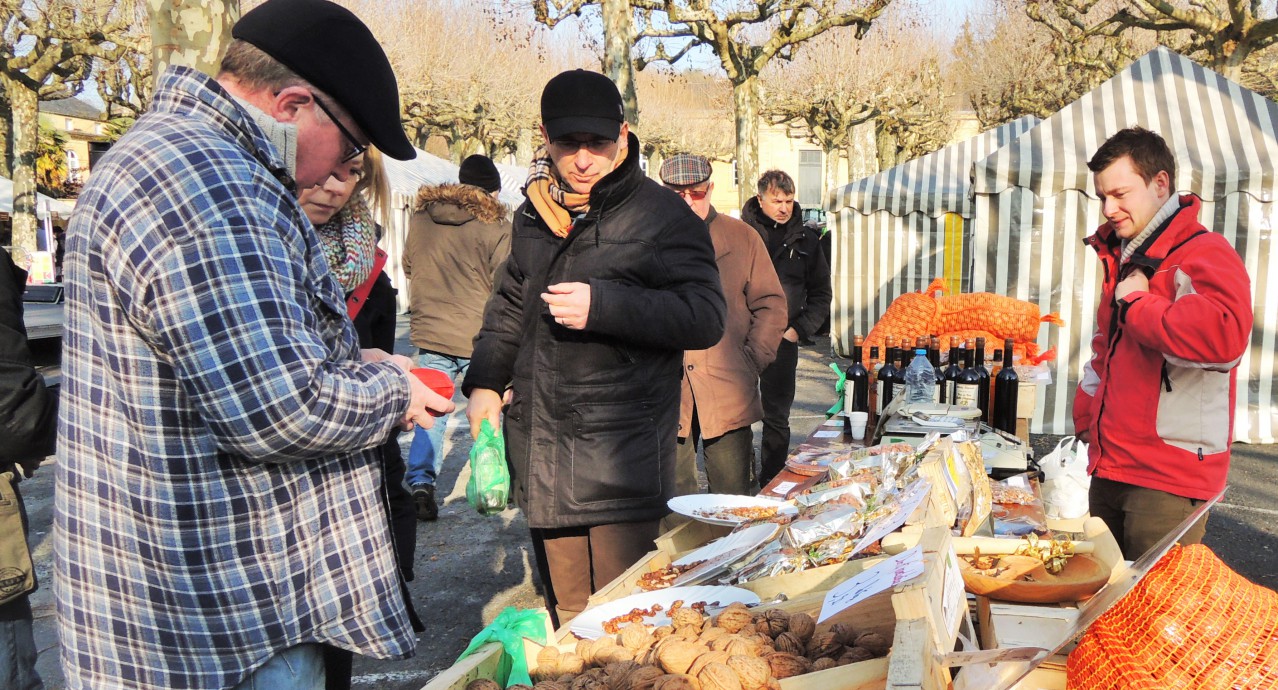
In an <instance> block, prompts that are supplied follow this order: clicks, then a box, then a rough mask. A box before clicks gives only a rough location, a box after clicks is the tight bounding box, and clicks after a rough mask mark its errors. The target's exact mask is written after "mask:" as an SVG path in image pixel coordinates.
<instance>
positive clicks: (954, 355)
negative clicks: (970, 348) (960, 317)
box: [941, 335, 959, 404]
mask: <svg viewBox="0 0 1278 690" xmlns="http://www.w3.org/2000/svg"><path fill="white" fill-rule="evenodd" d="M943 375H944V378H945V381H944V385H943V388H942V391H941V402H943V403H946V404H949V403H952V402H954V380H955V379H957V378H958V375H959V339H958V336H956V335H952V336H950V361H949V364H948V365H947V366H946V367H945V371H944V373H943Z"/></svg>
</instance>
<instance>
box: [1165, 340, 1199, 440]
mask: <svg viewBox="0 0 1278 690" xmlns="http://www.w3.org/2000/svg"><path fill="white" fill-rule="evenodd" d="M1163 386H1164V387H1166V388H1167V392H1168V393H1170V392H1172V388H1171V377H1170V376H1168V375H1167V360H1163ZM1199 455H1200V456H1201V455H1202V453H1201V449H1200V451H1199ZM1199 459H1200V460H1201V459H1202V458H1201V457H1200V458H1199Z"/></svg>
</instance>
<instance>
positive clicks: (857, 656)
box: [839, 647, 874, 666]
mask: <svg viewBox="0 0 1278 690" xmlns="http://www.w3.org/2000/svg"><path fill="white" fill-rule="evenodd" d="M873 658H874V652H871V651H870V650H868V649H866V648H865V647H848V649H847V651H846V652H843V654H842V655H840V656H839V665H840V666H846V665H848V664H855V663H857V662H859V661H869V660H870V659H873Z"/></svg>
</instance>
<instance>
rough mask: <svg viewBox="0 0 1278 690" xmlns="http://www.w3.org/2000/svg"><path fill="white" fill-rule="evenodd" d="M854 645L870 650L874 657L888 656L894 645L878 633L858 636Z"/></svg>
mask: <svg viewBox="0 0 1278 690" xmlns="http://www.w3.org/2000/svg"><path fill="white" fill-rule="evenodd" d="M854 645H855V646H857V647H864V648H866V649H868V650H870V651H871V652H873V653H874V656H887V653H888V650H889V649H891V648H892V643H891V642H889V641H888V640H887V638H885V637H883V636H882V635H880V634H878V633H876V632H867V633H861V634H860V635H857V636H856V642H855V643H854Z"/></svg>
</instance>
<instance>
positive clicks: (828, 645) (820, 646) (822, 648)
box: [805, 632, 843, 661]
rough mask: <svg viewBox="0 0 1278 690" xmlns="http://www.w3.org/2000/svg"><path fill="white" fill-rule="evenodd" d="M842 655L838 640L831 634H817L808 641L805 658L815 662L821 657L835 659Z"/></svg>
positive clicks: (841, 647) (841, 646)
mask: <svg viewBox="0 0 1278 690" xmlns="http://www.w3.org/2000/svg"><path fill="white" fill-rule="evenodd" d="M842 653H843V645H842V644H840V643H839V640H838V638H836V637H835V636H834V633H832V632H823V633H817V634H815V635H813V636H812V639H811V640H808V650H807V654H805V656H807V657H808V658H809V659H811V660H813V661H816V660H817V659H820V658H821V657H823V656H829V657H837V656H839V655H840V654H842Z"/></svg>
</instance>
